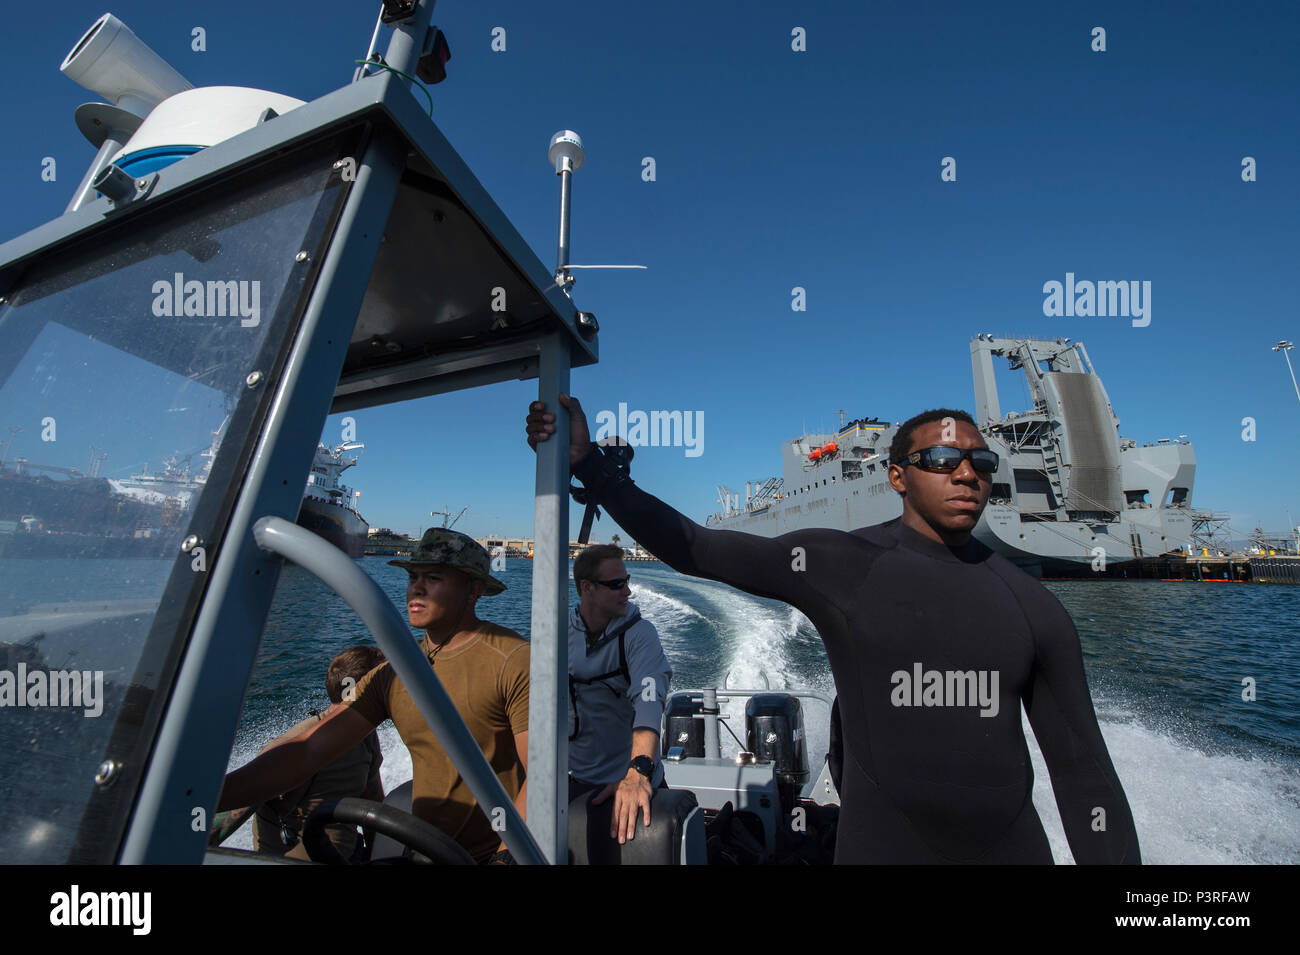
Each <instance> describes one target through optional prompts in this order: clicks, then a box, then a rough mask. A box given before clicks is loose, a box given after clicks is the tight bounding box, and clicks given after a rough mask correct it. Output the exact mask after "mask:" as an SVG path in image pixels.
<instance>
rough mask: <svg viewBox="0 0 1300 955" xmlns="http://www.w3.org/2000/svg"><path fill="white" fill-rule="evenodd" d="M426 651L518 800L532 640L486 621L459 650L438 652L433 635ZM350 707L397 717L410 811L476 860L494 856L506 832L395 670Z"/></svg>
mask: <svg viewBox="0 0 1300 955" xmlns="http://www.w3.org/2000/svg"><path fill="white" fill-rule="evenodd" d="M422 648H423V650H424V653H425V656H426V657H428V658H429V659H430V661H431V662H432V664H433V670H434V672H435V673H436V674H437V675H438V679H439V680H441V681H442V685H443V687H444V688H445V689H446V691H447V694H448V696H450V697H451V700H452V702H453V703H455V704H456V709H457V710H458V711H459V712H460V716H461V719H463V720H464V721H465V725H466V726H467V727H468V728H469V732H470V735H471V736H473V737H474V739H475V741H476V742H477V743H478V745H479V749H481V750H482V751H483V755H484V756H486V757H487V761H488V765H490V766H491V767H492V769H493V770H494V771H495V772H496V774H497V778H498V779H499V780H501V785H502V786H503V787H505V791H506V794H507V795H508V796H509V797H510V798H511V799H512V800H513V799H514V798H515V797H516V796H517V795H518V794H519V790H520V789H521V788H522V787H523V784H524V767H523V764H522V763H521V762H520V760H519V756H518V754H517V753H516V752H515V734H517V733H524V732H527V731H528V662H529V658H528V643H527V641H525V640H524V638H523V637H521V636H519V634H517V633H515V632H514V631H513V630H508V629H506V628H505V627H499V626H497V625H496V624H494V623H484V624H483V626H482V627H481V628H480V629H479V632H478V633H477V634H475V635H474V637H473V638H472V639H471V640H470V641H469V643H466V644H465V645H464V646H460V647H457V648H456V649H455V650H451V651H446V650H440V651H438V652H437V653H436V654H435V653H434V648H433V645H432V644H430V643H429V639H428V637H425V640H424V643H423V644H422ZM347 705H348V706H351V707H352V709H354V710H355V711H356V712H357V713H358V714H360V715H361V716H363V717H365V718H366V719H367V720H369V721H370V722H371V723H374V724H376V725H378V724H379V723H382V722H383V721H384V720H385V719H391V720H392V721H393V725H394V726H396V727H397V732H398V733H399V734H400V735H401V737H402V741H403V742H404V743H406V747H407V749H409V750H410V751H411V764H412V767H413V769H414V775H415V780H414V785H413V787H412V788H413V790H414V792H413V793H412V799H411V811H412V812H413V813H414V814H415V815H416V816H419V817H420V818H421V819H424V820H426V821H428V822H430V823H432V824H433V825H435V826H437V827H438V828H439V829H441V830H442V831H443V832H445V833H446V834H447V835H449V836H451V837H452V838H453V839H455V840H456V841H457V842H459V843H460V844H461V845H462V846H464V847H465V850H466V851H467V852H469V854H470V855H472V856H473V857H474V858H475V859H477V860H478V861H480V862H483V861H485V860H486V859H487V858H488V857H489V856H491V855H492V853H494V852H495V851H496V849H497V846H498V845H500V843H501V834H500V833H499V832H494V831H493V829H492V825H491V823H490V822H489V821H488V817H487V815H486V814H485V813H484V812H482V811H481V810H480V809H479V808H478V805H477V803H476V802H475V800H474V794H473V793H471V792H470V789H469V786H468V785H467V784H466V783H465V780H463V779H462V778H461V776H460V773H458V772H457V771H456V767H455V766H454V765H453V764H452V762H451V759H450V758H449V757H448V756H447V754H446V752H445V751H444V750H443V748H442V746H441V745H440V744H439V743H438V741H437V739H435V738H434V735H433V731H432V730H431V729H429V726H428V724H427V723H425V721H424V717H423V716H421V715H420V711H419V710H418V709H416V706H415V701H414V700H412V699H411V696H410V694H409V693H407V692H406V687H405V686H404V685H403V684H402V681H401V680H399V679H398V678H397V676H396V675H395V674H394V673H393V669H392V666H391V665H389V664H388V663H383V664H381V665H380V666H377V667H375V669H373V670H371V671H370V672H369V673H367V674H366V675H365V676H364V677H362V679H361V682H360V683H358V684H357V686H356V690H355V697H354V699H353V700H352V702H351V703H349V704H347ZM524 755H525V756H527V754H526V753H525V754H524ZM490 808H491V807H489V809H490Z"/></svg>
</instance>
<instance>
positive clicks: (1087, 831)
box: [1024, 590, 1142, 865]
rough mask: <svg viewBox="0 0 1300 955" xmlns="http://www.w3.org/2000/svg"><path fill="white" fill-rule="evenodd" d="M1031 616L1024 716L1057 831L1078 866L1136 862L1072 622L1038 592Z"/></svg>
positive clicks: (1128, 815)
mask: <svg viewBox="0 0 1300 955" xmlns="http://www.w3.org/2000/svg"><path fill="white" fill-rule="evenodd" d="M1041 599H1042V607H1041V608H1038V609H1037V610H1036V612H1035V614H1034V618H1033V619H1034V621H1035V626H1034V630H1035V633H1034V643H1035V660H1034V676H1033V682H1032V683H1031V689H1030V691H1029V694H1028V696H1027V697H1026V698H1025V701H1024V702H1025V711H1026V713H1027V714H1028V715H1029V723H1030V725H1031V726H1032V727H1033V728H1034V736H1035V737H1036V738H1037V739H1038V746H1039V748H1040V749H1041V750H1042V752H1043V761H1044V762H1045V763H1047V772H1048V775H1050V776H1051V778H1052V791H1053V793H1055V795H1056V806H1057V808H1058V809H1059V810H1060V812H1061V825H1062V826H1063V827H1064V828H1065V836H1066V839H1068V840H1069V843H1070V851H1071V852H1072V853H1073V854H1074V861H1075V862H1076V863H1078V864H1079V865H1096V864H1111V865H1115V864H1128V865H1138V864H1140V863H1141V861H1142V856H1141V853H1140V851H1139V849H1138V837H1137V828H1136V827H1135V826H1134V825H1133V813H1132V811H1131V810H1130V809H1129V805H1128V799H1127V798H1126V797H1125V795H1124V788H1123V786H1121V785H1120V781H1119V776H1118V775H1117V774H1116V772H1115V767H1114V766H1113V765H1112V764H1111V761H1110V754H1109V753H1108V752H1107V751H1106V741H1105V740H1104V739H1103V738H1102V735H1101V728H1100V727H1099V726H1098V725H1097V714H1096V713H1095V711H1094V710H1093V708H1092V696H1091V695H1090V694H1089V692H1088V678H1087V675H1086V674H1085V673H1084V670H1083V651H1082V650H1081V648H1080V646H1079V634H1078V631H1077V630H1076V629H1075V627H1074V621H1072V620H1071V619H1070V615H1069V614H1068V613H1067V612H1066V610H1065V608H1064V607H1062V606H1061V604H1060V602H1059V601H1057V600H1056V598H1055V597H1053V596H1051V595H1050V594H1048V593H1047V591H1045V590H1044V591H1043V592H1042V596H1041Z"/></svg>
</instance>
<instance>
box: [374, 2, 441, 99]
mask: <svg viewBox="0 0 1300 955" xmlns="http://www.w3.org/2000/svg"><path fill="white" fill-rule="evenodd" d="M432 17H433V0H420V2H419V4H418V5H417V7H416V10H415V13H414V15H412V17H411V19H409V20H406V21H405V22H403V23H397V24H394V25H393V36H392V38H391V39H390V40H389V41H388V50H387V52H386V53H384V62H385V63H387V64H388V65H389V66H391V67H392V68H393V69H395V70H401V71H402V72H403V73H412V74H413V73H415V66H416V64H417V63H418V62H419V59H420V53H421V52H422V49H423V47H424V37H425V34H426V33H428V31H429V21H430V19H432ZM398 79H400V80H401V81H402V82H403V83H405V84H406V87H407V88H408V89H410V86H411V84H410V81H409V80H407V79H405V78H403V77H400V76H399V77H398Z"/></svg>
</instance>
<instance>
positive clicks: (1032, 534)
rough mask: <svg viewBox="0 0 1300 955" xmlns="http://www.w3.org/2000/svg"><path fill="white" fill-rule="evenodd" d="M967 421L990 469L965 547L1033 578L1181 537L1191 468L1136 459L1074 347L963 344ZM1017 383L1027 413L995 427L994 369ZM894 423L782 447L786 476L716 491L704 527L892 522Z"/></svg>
mask: <svg viewBox="0 0 1300 955" xmlns="http://www.w3.org/2000/svg"><path fill="white" fill-rule="evenodd" d="M970 344H971V347H970V350H971V364H972V367H973V371H974V377H975V402H976V414H975V420H976V422H977V424H978V427H979V430H980V433H981V434H982V435H983V436H984V440H985V441H986V442H987V444H988V446H989V447H990V448H992V449H993V450H995V451H997V452H998V454H999V456H1000V458H1001V463H1000V465H999V467H998V471H997V473H996V474H994V475H992V485H993V486H992V493H991V495H990V497H989V501H988V506H987V507H986V508H985V509H984V513H983V514H982V515H981V517H980V521H979V524H978V525H976V527H975V530H974V532H973V534H974V536H975V537H976V538H977V539H979V540H980V541H982V542H983V543H985V544H987V545H988V546H989V547H991V548H993V549H994V550H996V551H998V552H999V553H1002V554H1004V555H1006V557H1008V558H1009V559H1010V560H1012V561H1014V562H1015V563H1016V564H1018V565H1020V566H1021V567H1022V568H1023V569H1024V570H1026V571H1027V572H1028V573H1031V574H1034V575H1036V576H1040V577H1044V576H1047V577H1052V576H1074V575H1076V574H1083V575H1085V576H1087V575H1089V574H1090V573H1091V571H1092V570H1104V569H1105V568H1106V566H1110V567H1111V570H1112V571H1114V570H1115V569H1116V568H1118V569H1121V570H1122V568H1123V567H1124V566H1125V565H1126V564H1129V563H1131V562H1133V561H1136V560H1140V559H1142V558H1144V557H1148V556H1157V555H1161V554H1167V553H1170V552H1172V551H1177V550H1180V549H1182V548H1184V547H1185V546H1186V545H1187V541H1188V539H1189V538H1190V536H1191V533H1192V524H1193V515H1192V511H1191V498H1192V480H1193V477H1194V475H1195V473H1196V457H1195V455H1194V454H1193V451H1192V446H1191V444H1190V443H1189V442H1187V441H1186V440H1183V439H1182V437H1183V436H1180V438H1179V439H1178V440H1173V441H1171V440H1161V441H1158V442H1155V443H1152V444H1148V445H1146V446H1143V447H1139V446H1138V444H1137V442H1135V441H1132V440H1130V439H1128V438H1123V437H1121V436H1120V435H1119V433H1118V426H1119V417H1118V416H1117V415H1116V414H1115V412H1114V410H1113V409H1112V408H1111V404H1110V399H1109V397H1108V396H1107V394H1106V389H1105V388H1104V387H1103V385H1102V383H1101V378H1100V377H1098V375H1097V374H1096V372H1095V371H1094V370H1093V367H1092V362H1091V361H1090V360H1089V358H1088V353H1087V351H1086V350H1085V349H1084V347H1083V343H1082V342H1073V343H1071V342H1070V340H1069V339H1068V338H1066V339H1056V340H1051V341H1046V340H1037V339H1028V338H994V337H992V336H991V335H980V336H978V337H976V338H975V339H974V340H972V341H971V343H970ZM995 357H1000V358H1004V359H1006V360H1007V361H1008V362H1009V363H1010V366H1011V368H1012V369H1013V370H1021V369H1023V370H1024V373H1025V378H1026V382H1027V384H1028V387H1029V392H1030V396H1031V400H1032V402H1033V406H1032V407H1031V408H1028V409H1026V410H1024V411H1019V412H1016V411H1012V412H1008V413H1007V414H1006V415H1003V414H1002V411H1001V408H1000V405H999V402H998V392H997V387H996V382H995V381H994V376H993V359H994V358H995ZM897 430H898V425H897V424H890V423H889V422H888V421H881V420H878V419H876V418H862V419H859V420H857V421H851V422H849V423H848V424H847V425H842V426H841V427H840V429H839V430H838V431H836V432H834V433H829V434H805V435H803V436H802V437H799V438H794V439H792V440H790V441H787V442H786V443H785V446H784V447H783V448H782V461H783V464H784V474H783V475H782V476H781V477H771V478H767V479H766V480H762V481H757V482H749V483H748V484H747V485H746V494H745V500H744V501H743V502H742V501H741V500H740V496H739V495H738V494H733V493H732V492H731V491H730V490H729V489H728V488H726V487H723V486H719V487H718V495H719V501H720V503H721V504H722V506H723V510H722V512H721V513H719V514H714V515H712V516H710V517H709V518H708V521H707V523H708V525H709V526H710V527H718V528H725V529H727V530H737V531H745V532H747V533H751V534H761V535H763V536H766V537H776V536H779V535H781V534H786V533H788V532H790V531H794V530H800V529H802V528H806V527H829V528H835V529H838V530H844V531H849V530H854V529H856V528H859V527H866V526H868V525H871V524H879V523H881V522H883V521H888V520H892V519H894V518H896V517H898V516H899V515H901V514H902V512H903V506H902V499H901V498H900V497H899V495H898V494H897V493H896V492H895V491H894V489H893V488H892V487H891V486H890V485H889V481H888V477H887V472H888V469H889V446H890V442H891V441H892V440H893V437H894V434H895V432H896V431H897Z"/></svg>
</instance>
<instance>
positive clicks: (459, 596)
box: [220, 527, 529, 862]
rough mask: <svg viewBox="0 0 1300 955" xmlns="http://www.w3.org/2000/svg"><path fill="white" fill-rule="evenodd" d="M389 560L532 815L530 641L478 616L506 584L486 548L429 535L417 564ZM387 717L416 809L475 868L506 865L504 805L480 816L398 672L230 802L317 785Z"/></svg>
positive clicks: (488, 749) (437, 668)
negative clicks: (484, 601)
mask: <svg viewBox="0 0 1300 955" xmlns="http://www.w3.org/2000/svg"><path fill="white" fill-rule="evenodd" d="M388 563H389V564H391V565H392V566H394V567H401V568H403V569H404V570H405V571H406V573H407V584H406V614H407V618H408V619H409V620H410V623H411V626H412V627H416V628H419V629H421V630H423V631H424V632H425V638H424V641H423V644H422V647H423V649H424V653H425V656H426V657H427V658H428V660H429V665H430V666H432V667H433V669H434V672H435V673H436V674H437V675H438V679H439V680H440V681H441V682H442V685H443V687H444V688H445V689H446V691H447V695H448V696H450V697H451V700H452V702H453V703H455V704H456V709H457V710H458V711H459V712H460V715H461V719H463V720H464V721H465V725H466V727H468V729H469V731H470V735H472V736H473V737H474V740H475V741H476V742H477V743H478V745H479V748H480V749H482V750H483V755H484V756H486V757H487V761H488V764H489V765H490V766H491V767H492V769H493V771H494V772H496V775H497V778H498V779H499V780H500V781H501V785H502V786H503V787H504V788H505V791H506V793H507V795H509V796H510V798H511V800H512V801H513V802H514V805H515V807H516V808H517V809H518V810H519V814H520V816H523V815H524V810H525V806H526V803H527V798H528V787H527V784H526V782H525V775H526V773H527V768H528V765H527V761H528V666H529V657H528V642H527V641H526V640H524V639H523V637H521V636H519V634H517V633H515V632H514V631H513V630H510V629H507V628H506V627H501V626H498V625H497V624H494V623H490V622H488V621H485V620H481V619H479V616H478V614H477V612H476V609H475V605H476V604H477V603H478V600H479V598H480V597H483V596H495V595H496V594H499V593H501V592H502V591H503V590H505V589H506V585H505V584H503V583H502V582H501V581H499V580H497V579H496V578H495V577H493V576H492V575H491V573H490V572H489V571H490V569H491V561H490V560H489V558H488V553H487V551H486V550H484V548H483V547H482V545H481V544H479V543H478V542H477V541H475V540H474V539H473V538H472V537H469V536H467V535H465V534H462V533H460V532H459V531H453V530H450V529H448V528H442V527H435V528H431V529H430V530H428V531H425V533H424V536H423V537H422V538H421V539H420V543H419V545H418V546H416V548H415V550H414V551H413V552H412V554H411V557H410V559H409V560H390V561H389V562H388ZM386 719H391V720H392V721H393V725H394V726H395V727H396V728H397V732H398V734H399V735H400V736H401V737H402V741H403V742H404V743H406V747H407V749H409V750H410V752H411V766H412V769H413V771H414V781H413V782H414V785H413V787H412V789H413V791H412V794H411V812H412V813H413V814H414V815H416V816H418V817H420V818H421V819H424V820H425V821H426V822H429V823H432V824H433V825H435V826H437V827H438V828H439V829H441V830H442V831H443V832H445V833H446V834H447V835H449V836H451V837H452V838H453V839H455V840H456V841H457V842H458V843H460V845H461V846H462V847H464V849H465V850H466V851H467V852H468V853H469V854H470V855H471V856H473V857H474V859H475V860H476V861H478V862H501V861H507V860H508V859H509V854H508V853H507V852H506V850H505V843H504V842H503V841H502V839H501V834H500V833H499V832H497V831H495V830H494V829H493V827H492V824H491V822H489V819H488V813H490V812H491V811H492V809H493V808H495V807H491V806H489V807H487V808H486V810H484V809H483V808H480V807H479V805H478V804H477V802H476V801H475V799H474V795H473V793H471V792H470V789H469V786H468V785H467V784H466V782H465V780H464V779H462V778H461V775H460V773H459V772H458V771H457V769H456V766H455V764H454V763H452V761H451V758H450V757H449V756H448V755H447V753H446V751H445V750H444V749H443V748H442V746H441V745H440V744H439V743H438V741H437V739H436V737H435V736H434V734H433V731H432V730H431V729H429V726H428V724H427V723H425V721H424V717H423V716H421V715H420V712H419V710H418V709H417V708H416V706H415V701H414V700H412V699H411V696H410V694H409V693H408V692H407V691H406V687H405V686H403V685H402V681H401V680H400V679H398V678H397V676H396V674H395V673H394V672H393V669H392V667H391V666H390V665H389V664H388V663H383V664H381V665H380V666H377V667H375V668H374V669H373V670H371V671H370V672H369V673H368V674H366V675H365V676H364V677H363V678H362V679H361V681H360V682H359V683H358V684H357V685H356V686H355V687H353V688H351V691H350V692H348V693H345V694H344V697H343V704H342V705H341V706H336V707H332V708H331V709H330V710H329V712H328V713H327V714H326V716H325V719H323V720H322V721H321V722H320V723H318V724H316V726H315V727H313V728H312V729H311V730H309V731H308V732H307V733H304V734H302V735H300V736H298V737H296V738H295V739H294V740H293V741H291V742H290V743H287V744H282V745H281V746H278V747H276V748H275V749H273V750H270V751H268V752H267V753H265V754H263V755H262V756H259V757H258V758H257V759H256V760H254V761H253V762H251V763H249V764H248V765H247V766H244V767H241V768H240V769H238V770H236V771H235V772H233V773H231V774H230V775H229V776H227V777H226V786H225V788H224V789H223V790H222V795H221V803H220V805H221V806H222V807H225V806H227V805H228V804H229V805H235V806H243V805H249V804H251V803H254V802H260V801H263V800H265V799H267V798H269V797H271V796H273V795H275V794H276V793H278V792H280V791H281V790H280V789H279V788H273V789H272V790H271V791H269V792H267V791H264V790H265V787H266V786H268V785H271V786H273V787H274V786H282V785H284V781H285V780H287V779H288V778H289V777H290V776H295V777H297V776H301V779H306V778H307V777H309V776H310V775H311V774H312V773H314V772H316V770H317V768H318V766H319V765H324V762H328V759H325V760H323V761H322V759H321V758H322V757H323V756H328V754H330V753H332V752H334V751H335V749H338V748H340V747H343V748H346V747H345V744H346V745H347V746H351V745H354V744H355V743H357V742H360V741H361V740H362V739H364V738H365V736H366V735H367V734H368V733H370V732H371V731H372V730H373V729H374V728H375V727H376V726H378V725H379V724H380V723H382V722H383V721H384V720H386ZM295 743H303V744H305V746H294V744H295ZM277 754H279V755H277ZM269 760H274V761H275V762H274V764H273V765H272V764H270V763H269V762H268V761H269ZM300 781H301V780H300V779H295V780H294V781H293V782H292V783H291V784H290V786H289V788H291V786H292V785H296V784H297V782H300Z"/></svg>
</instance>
